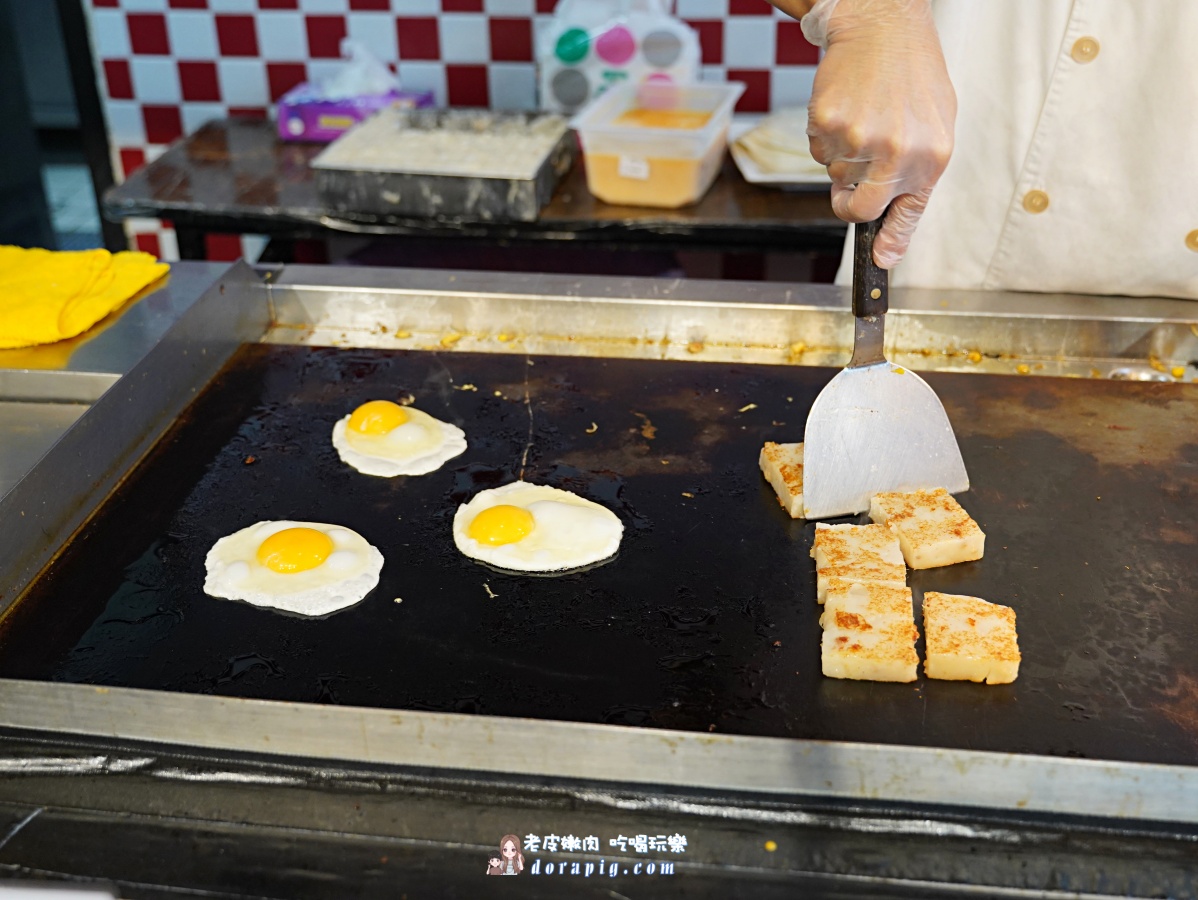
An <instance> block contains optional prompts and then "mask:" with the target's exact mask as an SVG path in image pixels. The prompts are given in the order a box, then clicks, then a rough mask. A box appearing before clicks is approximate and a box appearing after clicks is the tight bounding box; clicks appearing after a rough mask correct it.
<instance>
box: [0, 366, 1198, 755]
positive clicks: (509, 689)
mask: <svg viewBox="0 0 1198 900" xmlns="http://www.w3.org/2000/svg"><path fill="white" fill-rule="evenodd" d="M832 374H833V372H832V370H828V369H819V368H808V367H781V366H778V367H774V366H761V365H752V366H737V365H730V364H704V363H681V362H652V361H637V360H615V361H609V360H602V359H584V358H568V357H530V358H526V357H524V356H518V355H492V354H469V353H461V352H455V353H448V354H437V353H430V352H406V351H366V350H332V349H321V348H299V347H279V346H267V345H248V346H246V347H243V348H242V350H240V351H239V352H238V353H237V355H236V356H235V357H234V358H233V359H232V361H231V362H230V363H229V365H227V366H226V367H225V369H224V370H223V371H222V373H221V374H220V375H219V376H217V378H216V379H214V380H213V381H212V383H211V384H210V385H209V387H208V388H207V389H206V390H205V391H204V392H203V393H202V394H201V395H200V396H199V397H198V399H197V400H196V401H195V403H194V404H193V405H192V406H191V407H190V408H189V409H188V411H187V413H186V414H185V415H184V416H183V417H182V418H181V419H180V420H179V422H177V423H176V425H175V426H174V427H173V428H172V430H171V431H170V432H169V433H168V434H167V435H166V437H165V438H164V439H163V440H162V441H160V442H159V444H158V446H157V447H156V448H155V450H154V451H153V452H152V453H151V455H150V456H149V457H148V458H147V459H146V460H145V461H143V463H142V464H141V465H140V466H139V467H138V469H137V470H136V471H135V473H134V474H133V475H132V476H131V477H130V478H129V479H128V480H127V481H126V483H125V484H124V485H123V486H122V487H121V488H120V489H119V490H118V491H117V492H116V493H115V494H114V495H113V497H112V498H110V500H109V501H108V502H107V503H106V504H105V505H104V506H103V507H102V508H101V510H100V511H99V513H98V514H97V515H96V516H95V517H94V518H93V519H92V521H91V522H90V523H89V524H88V525H87V526H86V527H85V529H84V530H83V532H81V533H80V534H79V535H78V536H77V537H76V538H75V539H74V541H73V542H72V543H71V544H70V545H69V546H68V548H67V549H66V550H65V551H64V552H63V553H62V554H61V555H60V557H59V558H58V559H57V560H56V562H55V563H54V564H53V565H52V567H51V568H50V570H49V571H47V572H46V573H45V574H43V576H42V577H41V578H40V579H39V580H38V581H37V582H36V583H35V585H34V586H33V588H32V589H31V590H30V591H29V592H28V593H27V594H26V596H25V597H24V598H22V599H21V600H20V601H19V602H18V603H16V604H15V605H14V606H13V607H12V608H11V610H10V612H9V613H8V614H7V616H6V618H5V619H4V620H3V622H0V677H3V678H21V679H35V680H53V681H67V682H79V683H89V684H97V685H109V686H127V687H144V688H153V689H163V690H168V691H182V692H189V693H208V694H221V695H229V696H239V697H252V698H269V699H276V700H293V701H301V702H313V703H342V704H352V705H358V706H373V707H381V708H393V709H418V710H435V711H446V712H464V713H477V714H483V715H493V716H526V717H531V718H536V719H556V720H567V721H581V722H596V723H613V724H627V725H640V726H648V727H661V728H672V729H680V730H688V731H697V732H708V731H713V730H714V731H718V732H723V733H733V734H742V735H763V736H781V737H802V738H815V739H829V740H848V741H869V742H877V743H897V744H908V745H915V746H928V747H950V748H961V749H972V750H995V751H1006V752H1015V753H1035V754H1048V755H1059V756H1082V757H1091V758H1099V759H1111V760H1126V761H1139V762H1157V763H1180V764H1194V763H1195V762H1196V761H1198V660H1196V659H1195V654H1194V653H1193V649H1192V648H1193V647H1194V646H1195V644H1196V639H1198V603H1195V602H1194V600H1195V592H1194V589H1193V587H1192V585H1193V581H1194V576H1196V575H1198V528H1196V525H1195V510H1196V509H1198V439H1196V438H1195V435H1196V434H1198V404H1195V403H1194V398H1193V396H1192V389H1190V388H1188V387H1187V386H1185V385H1162V384H1135V383H1112V382H1086V381H1076V380H1068V379H1047V378H1036V379H1032V378H1012V377H1001V376H983V375H969V376H965V375H941V376H930V377H929V381H930V382H931V383H932V384H933V386H934V387H935V388H936V390H937V392H938V393H939V394H940V396H941V398H942V399H943V400H944V402H945V405H946V407H947V408H948V410H949V414H950V416H951V418H952V420H953V422H954V424H955V425H956V427H957V430H958V434H959V436H960V438H961V444H962V450H963V453H964V456H965V460H966V464H967V466H968V467H969V470H970V474H971V477H972V481H973V484H974V487H973V489H972V490H971V491H970V492H969V493H967V494H965V495H962V497H961V500H962V503H963V505H964V506H965V507H966V508H967V509H968V510H969V511H970V512H971V514H972V515H973V516H974V517H975V518H976V519H977V520H978V522H979V523H980V524H981V526H982V528H983V529H984V530H985V531H986V532H987V536H988V537H987V548H986V557H985V559H983V560H981V561H979V562H976V563H969V564H965V565H960V566H954V567H949V568H945V569H940V570H930V571H926V572H917V573H912V575H911V578H910V584H911V586H912V587H913V588H914V589H915V594H916V601H917V618H918V603H919V599H920V597H921V596H922V591H923V590H942V591H948V592H956V593H967V594H974V595H977V596H981V597H985V598H987V599H990V600H994V601H997V602H1001V603H1007V604H1009V605H1011V606H1013V607H1014V608H1015V610H1016V612H1017V614H1018V621H1019V634H1020V644H1021V649H1022V651H1023V664H1022V667H1021V670H1020V676H1019V680H1018V681H1017V682H1016V683H1015V684H1013V685H1010V686H989V687H987V686H982V685H974V684H968V683H946V682H933V681H928V680H926V679H923V678H922V677H921V679H920V680H919V681H918V682H916V683H915V684H911V685H894V684H874V683H859V682H847V681H837V680H833V679H825V678H823V676H822V675H821V674H820V661H819V633H820V632H819V626H818V622H817V620H818V613H819V608H818V606H817V604H816V602H815V584H814V573H813V564H812V562H811V560H810V559H809V557H808V551H809V548H810V542H811V537H812V534H813V531H814V525H813V524H808V523H805V522H802V521H792V520H790V519H789V518H787V517H786V515H785V514H784V513H783V512H782V510H781V509H780V508H779V506H778V503H777V501H776V499H775V498H774V496H773V494H772V491H771V489H770V488H769V487H768V485H766V484H765V482H764V480H763V479H762V477H761V475H760V473H759V472H758V470H757V465H756V461H757V454H758V451H759V450H760V447H761V444H762V443H763V442H764V441H765V440H793V439H795V438H796V437H797V436H798V435H800V434H801V433H802V427H803V422H804V420H805V417H806V413H807V409H808V407H809V405H810V403H811V402H812V400H813V399H814V397H815V396H816V394H817V393H818V391H819V389H820V388H821V387H822V386H823V385H824V384H825V383H826V382H827V380H828V379H829V378H830V377H831V375H832ZM407 395H411V396H412V397H413V398H414V399H415V402H416V404H417V405H418V406H419V407H420V408H422V409H424V410H426V411H427V412H429V413H431V414H433V415H436V416H439V417H441V418H444V419H446V420H447V421H451V422H454V423H456V424H458V425H460V426H461V427H463V428H464V429H465V430H466V433H467V437H468V439H469V441H470V448H469V449H468V450H467V452H466V454H465V455H464V456H462V457H459V458H458V459H455V460H452V461H451V462H450V463H448V464H447V465H446V466H445V467H444V468H443V469H441V470H439V471H438V472H435V473H433V474H430V475H427V476H421V477H417V478H397V479H380V478H372V477H369V476H365V475H361V474H359V473H357V472H355V471H353V470H351V469H349V468H347V467H346V466H344V465H343V464H341V463H340V461H339V459H338V458H337V455H336V452H335V451H334V450H333V448H332V446H331V444H330V443H329V431H330V429H331V427H332V423H333V422H334V421H335V420H336V419H338V418H340V417H341V416H343V415H345V414H346V413H347V412H348V411H349V410H351V409H352V408H353V407H354V406H355V405H356V404H358V403H360V402H363V401H365V400H367V399H373V398H378V397H390V398H403V397H405V396H407ZM750 404H755V406H754V407H753V408H749V409H744V408H745V407H747V406H749V405H750ZM742 409H744V411H743V412H742V411H740V410H742ZM594 426H597V427H594ZM526 447H528V453H527V463H526V466H525V471H524V477H525V478H526V479H527V480H529V481H535V482H541V483H546V484H550V485H553V486H556V487H562V488H566V489H569V490H574V491H576V492H578V493H580V494H582V495H583V496H586V497H589V498H591V499H593V500H596V501H598V502H600V503H603V504H605V505H606V506H608V507H609V508H611V509H613V510H614V511H615V512H616V513H617V515H619V516H620V517H621V519H622V520H623V522H624V524H625V526H626V531H625V538H624V542H623V545H622V547H621V550H620V553H619V555H618V556H617V557H616V558H615V559H614V560H613V561H611V562H610V563H607V564H605V565H601V566H598V567H596V568H594V569H592V570H590V571H587V572H583V573H577V574H570V575H565V576H560V577H532V576H521V575H513V574H509V573H502V572H499V571H497V570H494V569H490V568H488V567H486V566H484V565H481V564H478V563H475V562H473V561H470V560H468V559H465V558H464V557H462V556H461V555H460V554H458V552H457V551H456V549H455V548H454V547H453V543H452V539H451V536H450V522H451V519H452V516H453V513H454V511H455V509H456V508H457V506H458V505H459V504H460V503H462V502H464V501H465V500H466V499H468V498H469V497H470V496H472V495H473V494H474V493H475V492H476V491H478V490H480V489H482V488H486V487H493V486H497V485H499V484H503V483H506V482H508V481H511V480H513V479H515V478H516V477H518V475H519V473H520V468H521V460H522V458H523V457H524V454H525V449H526ZM280 518H291V519H301V520H304V519H310V520H317V521H328V522H332V523H339V524H345V525H347V526H349V527H352V528H354V529H355V530H357V531H359V532H360V533H362V534H363V535H364V536H365V537H366V538H367V539H368V540H369V541H371V542H372V543H373V544H375V545H376V546H378V547H379V548H380V550H382V552H383V554H384V557H385V558H386V563H385V565H384V568H383V572H382V580H381V583H380V585H379V587H378V588H377V589H376V590H375V591H374V592H373V593H371V594H370V595H369V596H368V597H367V598H366V599H365V601H363V602H362V603H361V604H359V605H358V606H356V607H354V608H352V609H349V610H347V611H344V612H341V613H338V614H335V615H333V616H330V617H328V618H326V619H322V620H306V619H301V618H297V617H291V616H287V615H283V614H280V613H277V612H272V611H269V610H261V609H257V608H254V607H251V606H248V605H246V604H242V603H237V602H231V601H225V600H217V599H214V598H211V597H208V596H206V595H204V593H203V591H202V584H203V580H204V566H203V560H204V556H205V554H206V553H207V551H208V549H209V548H210V547H211V545H212V543H213V542H214V541H215V540H216V539H217V538H219V537H221V536H222V535H225V534H229V533H231V532H232V531H235V530H237V529H239V528H242V527H244V526H246V525H248V524H251V523H252V522H255V521H258V520H262V519H280ZM841 521H859V520H858V519H844V520H841ZM396 598H401V599H402V601H403V602H402V603H396V602H395V600H396ZM920 650H921V652H922V642H921V646H920ZM629 765H630V766H632V765H635V761H633V760H630V761H629Z"/></svg>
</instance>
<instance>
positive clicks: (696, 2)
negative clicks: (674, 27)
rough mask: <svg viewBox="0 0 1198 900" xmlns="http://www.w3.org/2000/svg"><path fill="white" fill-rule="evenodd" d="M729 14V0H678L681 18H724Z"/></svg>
mask: <svg viewBox="0 0 1198 900" xmlns="http://www.w3.org/2000/svg"><path fill="white" fill-rule="evenodd" d="M727 15H728V0H678V18H680V19H722V18H724V17H725V16H727Z"/></svg>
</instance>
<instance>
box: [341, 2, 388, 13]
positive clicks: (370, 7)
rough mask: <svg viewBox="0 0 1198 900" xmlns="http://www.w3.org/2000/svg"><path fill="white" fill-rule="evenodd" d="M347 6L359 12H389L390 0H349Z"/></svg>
mask: <svg viewBox="0 0 1198 900" xmlns="http://www.w3.org/2000/svg"><path fill="white" fill-rule="evenodd" d="M349 8H350V9H352V10H358V11H359V12H391V0H349Z"/></svg>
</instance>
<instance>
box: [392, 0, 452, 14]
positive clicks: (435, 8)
mask: <svg viewBox="0 0 1198 900" xmlns="http://www.w3.org/2000/svg"><path fill="white" fill-rule="evenodd" d="M391 11H392V12H393V13H395V14H396V15H397V16H437V15H440V14H441V0H391Z"/></svg>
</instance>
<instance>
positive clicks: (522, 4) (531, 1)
mask: <svg viewBox="0 0 1198 900" xmlns="http://www.w3.org/2000/svg"><path fill="white" fill-rule="evenodd" d="M483 10H484V11H485V12H486V13H487V15H489V16H531V15H534V14H535V13H536V11H537V4H536V0H483Z"/></svg>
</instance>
